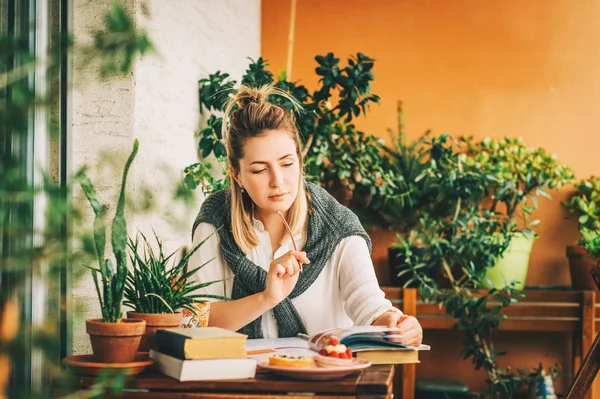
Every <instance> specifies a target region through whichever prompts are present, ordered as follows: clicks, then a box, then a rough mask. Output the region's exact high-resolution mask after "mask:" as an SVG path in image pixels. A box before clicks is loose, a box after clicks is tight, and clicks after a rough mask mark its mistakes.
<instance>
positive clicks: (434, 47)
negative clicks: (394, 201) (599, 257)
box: [262, 0, 600, 285]
mask: <svg viewBox="0 0 600 399" xmlns="http://www.w3.org/2000/svg"><path fill="white" fill-rule="evenodd" d="M289 3H290V2H289V1H282V0H263V2H262V4H263V6H262V7H263V10H262V55H263V57H265V58H266V59H267V60H268V61H269V62H270V64H271V66H272V69H273V70H274V71H276V72H279V71H280V70H282V69H284V68H285V63H286V55H287V38H288V31H287V29H288V23H289ZM297 3H298V4H297V15H296V34H295V43H294V58H293V68H292V79H293V80H300V81H301V82H302V83H303V84H305V85H307V86H309V87H315V86H316V82H317V78H316V75H315V74H314V68H315V66H316V63H315V61H314V56H315V55H317V54H324V53H327V52H329V51H333V52H334V53H335V54H336V55H337V56H338V57H340V58H342V60H345V58H346V57H347V56H349V55H350V54H353V53H356V52H359V51H360V52H363V53H365V54H367V55H369V56H371V57H373V58H375V59H376V60H377V62H376V64H375V68H374V74H375V78H376V80H375V82H374V84H373V92H374V93H376V94H379V95H380V96H381V99H382V103H381V105H380V106H374V107H372V108H371V110H372V111H371V113H370V114H369V115H368V116H367V118H366V119H364V120H360V121H358V123H357V125H358V126H359V127H360V128H361V129H363V130H365V131H367V132H370V133H372V134H374V135H376V136H379V137H383V138H385V139H387V131H386V129H387V128H389V127H392V128H393V127H395V126H396V112H395V107H396V102H397V100H399V99H402V100H403V101H404V104H405V106H404V109H405V117H406V128H407V132H408V134H409V137H413V138H414V137H417V136H418V135H419V134H421V133H422V132H424V131H425V130H427V129H432V130H433V131H434V132H436V133H443V132H449V133H451V134H455V135H461V134H464V135H473V136H475V137H485V136H490V137H503V136H505V135H511V136H521V137H523V138H524V140H525V141H526V142H527V143H529V144H530V145H532V146H542V147H544V148H545V149H546V150H547V151H549V152H553V153H556V154H557V155H558V157H559V160H560V161H563V162H565V163H567V164H569V165H571V166H572V167H573V168H574V170H575V173H576V175H577V176H578V177H586V176H589V175H590V174H593V173H596V174H598V173H600V167H598V166H597V165H598V164H597V161H598V160H597V156H596V154H597V150H596V149H597V148H600V134H599V132H600V129H599V128H600V23H598V16H599V15H600V2H597V1H588V0H582V1H572V0H552V1H546V2H541V3H540V2H538V1H521V0H502V1H480V0H453V1H441V0H418V1H416V0H414V1H409V0H400V1H398V0H394V1H392V0H383V1H377V2H373V1H366V0H343V1H342V0H338V1H332V0H329V1H318V0H299V1H298V2H297ZM567 190H568V189H567ZM567 190H564V191H565V192H563V193H558V194H556V195H555V196H554V198H555V200H554V201H552V202H550V201H548V200H545V199H543V198H542V199H541V200H540V204H541V207H540V211H539V212H538V215H537V216H538V217H539V218H541V219H542V224H541V226H540V228H539V229H538V232H539V233H540V239H539V240H538V242H537V243H536V245H535V246H534V249H533V253H532V261H531V266H530V271H529V276H528V283H529V284H549V285H568V284H570V277H569V273H568V267H567V261H566V259H565V256H564V248H565V245H566V244H568V243H572V242H573V241H574V240H576V239H577V234H578V233H577V228H576V225H575V222H574V221H572V220H569V221H565V220H564V217H565V213H564V212H563V210H562V208H561V207H560V203H559V202H560V201H559V200H560V199H562V198H564V196H565V194H566V191H567ZM384 252H385V251H384V250H381V249H379V248H377V249H376V252H375V254H374V257H375V261H376V262H377V263H378V264H382V262H384V261H385V260H383V257H384V256H385V254H384Z"/></svg>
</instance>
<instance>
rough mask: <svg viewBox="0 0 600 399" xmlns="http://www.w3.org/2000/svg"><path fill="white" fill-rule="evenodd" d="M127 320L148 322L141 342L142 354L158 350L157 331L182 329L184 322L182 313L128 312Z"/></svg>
mask: <svg viewBox="0 0 600 399" xmlns="http://www.w3.org/2000/svg"><path fill="white" fill-rule="evenodd" d="M127 318H129V319H139V320H145V321H146V332H145V333H144V336H143V337H142V341H141V342H140V349H139V351H140V352H148V351H149V350H150V349H154V350H156V343H155V342H154V335H155V334H156V330H159V329H163V328H175V327H180V326H181V323H182V322H183V314H182V313H139V312H134V311H130V312H127Z"/></svg>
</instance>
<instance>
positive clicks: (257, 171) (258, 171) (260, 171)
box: [252, 169, 267, 175]
mask: <svg viewBox="0 0 600 399" xmlns="http://www.w3.org/2000/svg"><path fill="white" fill-rule="evenodd" d="M265 170H267V169H261V170H253V171H252V173H253V174H255V175H258V174H260V173H262V172H264V171H265Z"/></svg>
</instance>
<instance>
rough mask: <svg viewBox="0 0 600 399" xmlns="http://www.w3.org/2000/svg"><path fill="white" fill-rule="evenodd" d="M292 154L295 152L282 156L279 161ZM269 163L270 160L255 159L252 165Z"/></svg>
mask: <svg viewBox="0 0 600 399" xmlns="http://www.w3.org/2000/svg"><path fill="white" fill-rule="evenodd" d="M291 156H294V154H286V155H284V156H282V157H281V158H279V159H278V161H281V160H282V159H285V158H289V157H291ZM267 163H268V162H265V161H254V162H252V163H251V164H250V165H254V164H267Z"/></svg>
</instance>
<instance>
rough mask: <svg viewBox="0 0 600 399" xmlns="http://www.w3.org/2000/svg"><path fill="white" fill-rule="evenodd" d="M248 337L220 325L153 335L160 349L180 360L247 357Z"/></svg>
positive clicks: (168, 331) (178, 329)
mask: <svg viewBox="0 0 600 399" xmlns="http://www.w3.org/2000/svg"><path fill="white" fill-rule="evenodd" d="M247 338H248V336H247V335H245V334H240V333H237V332H234V331H230V330H226V329H224V328H219V327H203V328H168V329H163V330H158V331H156V337H155V339H156V347H157V348H158V351H159V352H161V353H164V354H167V355H169V356H173V357H176V358H178V359H182V360H205V359H227V358H242V357H246V356H247V355H246V339H247Z"/></svg>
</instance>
